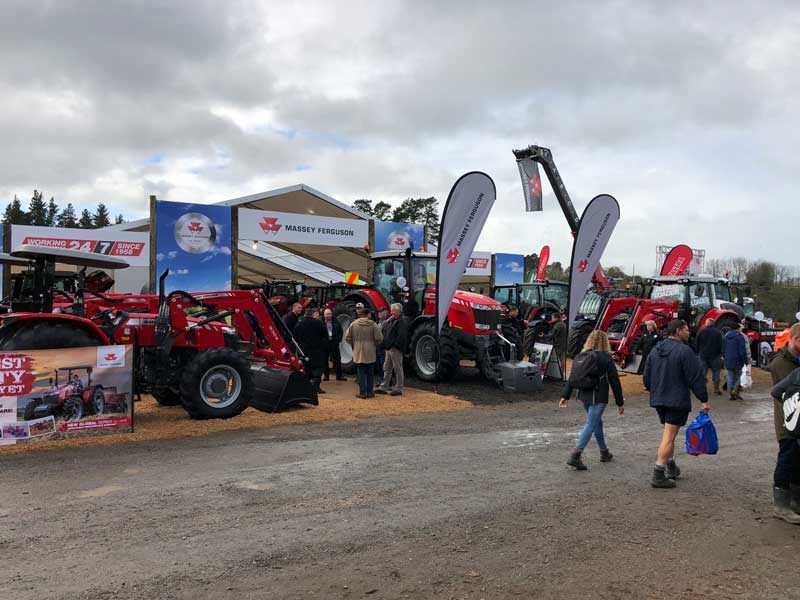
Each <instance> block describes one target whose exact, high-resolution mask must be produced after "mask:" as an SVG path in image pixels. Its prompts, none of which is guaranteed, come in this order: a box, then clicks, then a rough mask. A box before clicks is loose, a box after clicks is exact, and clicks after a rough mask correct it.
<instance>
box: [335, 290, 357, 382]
mask: <svg viewBox="0 0 800 600" xmlns="http://www.w3.org/2000/svg"><path fill="white" fill-rule="evenodd" d="M333 318H334V319H336V320H337V321H339V325H341V326H342V341H341V342H340V343H339V354H341V356H342V371H344V372H345V373H349V374H352V373H355V372H356V365H355V363H354V362H353V348H352V347H351V346H350V344H348V343H347V342H345V341H344V334H346V333H347V328H348V327H350V324H351V323H352V322H353V321H355V319H356V303H355V302H353V301H352V300H342V301H341V302H339V304H337V305H336V308H335V309H334V310H333Z"/></svg>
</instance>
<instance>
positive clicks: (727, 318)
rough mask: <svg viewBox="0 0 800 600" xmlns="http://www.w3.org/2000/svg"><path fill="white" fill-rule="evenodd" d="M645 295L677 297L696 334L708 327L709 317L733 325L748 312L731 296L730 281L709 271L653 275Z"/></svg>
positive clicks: (670, 298)
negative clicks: (678, 274) (697, 273)
mask: <svg viewBox="0 0 800 600" xmlns="http://www.w3.org/2000/svg"><path fill="white" fill-rule="evenodd" d="M644 297H645V298H650V299H651V300H656V299H666V300H675V301H677V302H678V303H679V309H678V317H679V318H681V319H683V320H684V321H686V322H687V323H688V324H689V328H690V329H691V330H692V333H693V334H696V333H697V332H699V331H700V330H701V329H702V328H703V327H705V324H706V320H707V319H708V318H714V320H715V321H718V320H720V319H722V320H723V325H718V327H724V328H725V329H730V328H731V327H733V325H734V324H735V323H736V322H739V321H741V320H742V319H744V316H745V315H744V311H743V310H742V308H741V307H740V306H739V305H737V304H735V303H734V302H733V300H732V294H731V285H730V282H729V281H728V280H727V279H723V278H717V277H712V276H710V275H699V276H691V277H685V276H679V277H668V276H667V277H654V278H652V279H649V280H648V281H647V283H646V285H645V293H644Z"/></svg>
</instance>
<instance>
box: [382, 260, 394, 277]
mask: <svg viewBox="0 0 800 600" xmlns="http://www.w3.org/2000/svg"><path fill="white" fill-rule="evenodd" d="M383 272H384V273H386V274H387V275H394V263H393V262H387V263H386V264H385V265H384V266H383Z"/></svg>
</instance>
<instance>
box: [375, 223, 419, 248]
mask: <svg viewBox="0 0 800 600" xmlns="http://www.w3.org/2000/svg"><path fill="white" fill-rule="evenodd" d="M408 247H410V248H412V249H413V250H420V251H422V250H425V226H424V225H420V224H418V223H395V222H393V221H375V252H383V251H385V250H405V249H406V248H408Z"/></svg>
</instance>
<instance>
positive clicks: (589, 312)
mask: <svg viewBox="0 0 800 600" xmlns="http://www.w3.org/2000/svg"><path fill="white" fill-rule="evenodd" d="M602 303H603V297H602V296H601V295H600V294H598V293H596V292H586V295H585V296H584V297H583V301H582V302H581V305H580V307H579V308H578V316H583V317H584V318H587V319H596V318H597V314H598V313H599V312H600V305H601V304H602Z"/></svg>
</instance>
